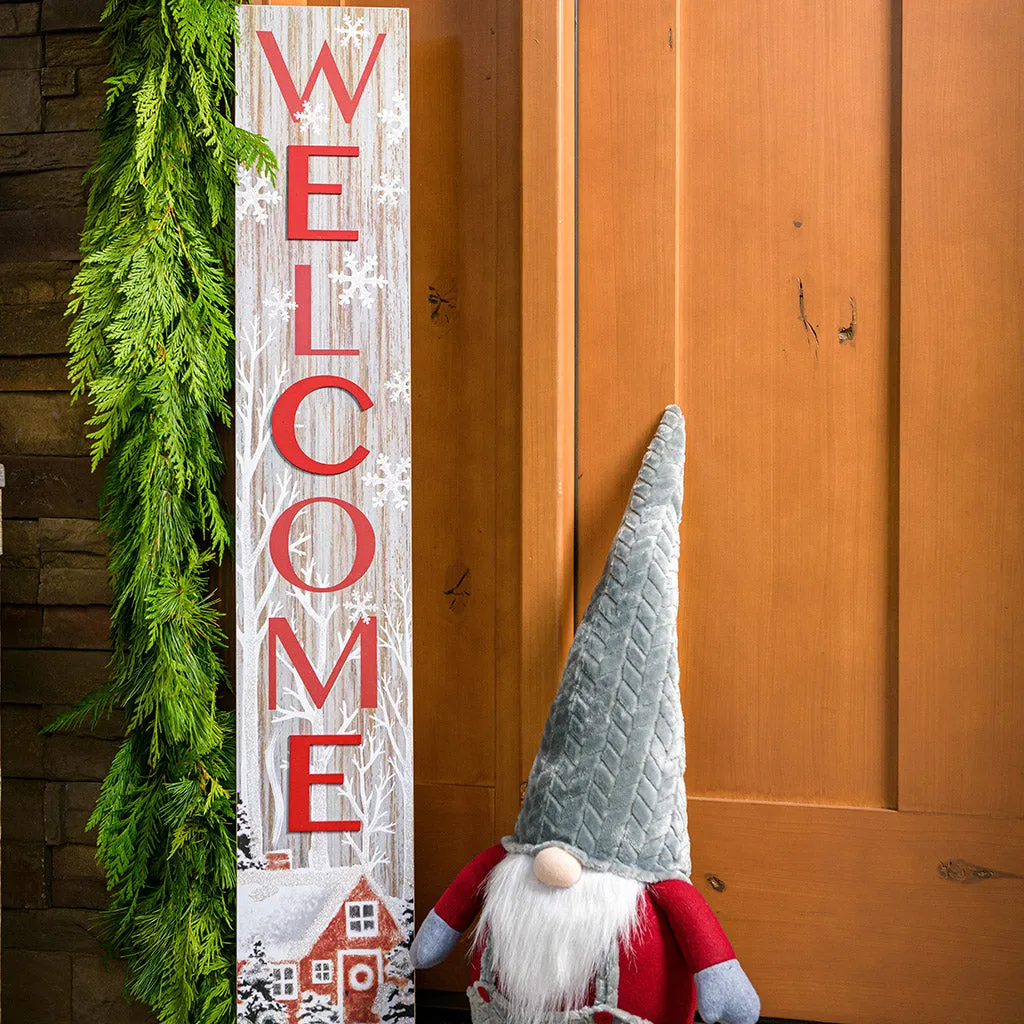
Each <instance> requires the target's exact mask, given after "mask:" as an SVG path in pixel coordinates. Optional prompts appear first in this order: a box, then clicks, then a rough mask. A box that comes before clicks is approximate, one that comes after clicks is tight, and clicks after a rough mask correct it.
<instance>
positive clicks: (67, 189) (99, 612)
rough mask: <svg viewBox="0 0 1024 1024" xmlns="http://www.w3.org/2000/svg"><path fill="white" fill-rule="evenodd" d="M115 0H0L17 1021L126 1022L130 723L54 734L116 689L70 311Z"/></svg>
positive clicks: (11, 913)
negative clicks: (105, 949)
mask: <svg viewBox="0 0 1024 1024" xmlns="http://www.w3.org/2000/svg"><path fill="white" fill-rule="evenodd" d="M102 8H103V0H29V2H15V3H4V2H0V96H2V97H3V103H2V104H0V462H2V463H3V464H4V466H5V467H6V471H7V472H6V476H7V486H6V488H5V491H4V505H3V510H4V533H3V540H4V554H3V561H2V570H0V600H2V603H3V609H2V612H3V615H2V626H0V643H2V646H3V648H4V650H3V658H2V669H0V699H2V722H3V735H2V747H0V750H2V763H3V790H2V809H3V823H2V824H3V833H2V840H0V856H2V893H3V914H2V918H0V925H2V940H3V950H2V954H0V970H2V1004H3V1005H2V1014H3V1020H4V1021H5V1024H20V1022H22V1021H24V1022H28V1021H32V1022H37V1021H39V1022H42V1021H45V1022H47V1024H85V1022H88V1024H97V1022H100V1024H127V1022H136V1021H145V1020H147V1019H148V1017H147V1014H146V1013H145V1011H144V1010H143V1008H142V1007H140V1006H139V1005H137V1004H134V1005H132V1004H129V1003H128V1002H127V1001H126V1000H125V999H124V997H123V995H122V994H121V992H122V985H123V971H122V970H121V969H120V965H117V964H114V965H111V966H109V967H107V966H105V964H104V961H103V959H102V958H101V955H100V946H99V943H98V941H97V938H96V934H95V930H96V923H95V922H96V914H95V912H96V910H97V908H100V907H102V906H103V904H104V900H105V891H104V883H103V876H102V873H101V871H100V870H99V868H98V867H97V865H96V861H95V856H94V854H95V848H94V845H93V843H94V837H93V834H91V833H87V832H86V831H85V825H86V821H87V820H88V817H89V814H90V811H91V809H92V806H93V803H94V802H95V799H96V795H97V793H98V791H99V782H100V780H101V779H102V778H103V776H104V775H105V774H106V770H107V767H108V765H109V764H110V759H111V757H112V756H113V754H114V751H115V750H116V747H117V736H118V728H117V723H114V724H113V725H107V726H105V727H103V728H101V729H99V730H98V731H96V732H88V731H83V732H81V733H77V734H71V735H58V736H45V737H44V736H40V735H39V731H38V730H39V727H40V725H41V724H43V723H44V722H46V721H47V720H49V718H50V717H51V716H52V715H53V714H54V713H55V712H57V711H58V710H60V709H61V708H64V707H67V706H68V705H69V704H71V703H72V702H73V701H75V700H77V699H78V698H79V697H81V696H82V695H84V694H85V693H87V692H88V691H89V690H90V689H92V688H93V687H95V686H96V685H97V684H98V683H99V682H100V681H101V680H102V679H103V676H104V670H105V663H106V658H107V655H106V651H107V649H108V646H109V644H108V610H107V605H108V604H109V601H110V589H109V586H108V583H107V573H106V568H105V556H106V544H105V541H104V539H103V536H102V534H101V532H100V530H99V524H98V523H97V521H96V515H97V500H98V496H99V479H98V477H97V476H93V475H92V474H91V473H90V471H89V459H88V456H87V444H86V440H85V432H84V429H83V422H84V419H85V416H86V414H87V410H86V408H85V406H84V403H80V404H78V405H76V406H74V407H72V406H71V404H70V400H69V398H70V396H69V394H68V383H67V377H66V373H65V342H66V338H67V324H66V321H65V320H64V317H63V313H64V306H65V303H66V300H67V292H68V287H69V285H70V282H71V279H72V277H73V276H74V273H75V270H76V266H77V264H76V261H77V260H78V258H79V256H78V237H79V232H80V231H81V228H82V222H83V217H84V213H85V193H84V190H83V187H82V172H83V171H84V169H85V168H86V167H87V166H88V165H89V164H90V163H91V161H92V159H93V156H94V154H95V151H96V133H95V125H96V117H97V115H98V114H99V112H100V109H101V106H102V102H103V79H104V76H105V74H106V67H105V61H106V55H105V53H104V51H103V49H102V47H101V46H100V45H98V44H97V39H98V36H99V33H98V27H99V15H100V11H101V10H102Z"/></svg>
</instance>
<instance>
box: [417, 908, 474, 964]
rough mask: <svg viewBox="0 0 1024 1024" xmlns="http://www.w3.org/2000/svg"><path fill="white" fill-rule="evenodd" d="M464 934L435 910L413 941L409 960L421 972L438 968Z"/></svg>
mask: <svg viewBox="0 0 1024 1024" xmlns="http://www.w3.org/2000/svg"><path fill="white" fill-rule="evenodd" d="M461 934H462V932H457V931H456V930H455V929H454V928H453V927H452V926H451V925H450V924H448V923H446V922H445V921H444V920H442V919H441V918H440V917H438V915H437V914H435V913H434V911H433V910H431V911H430V913H429V914H427V917H426V920H424V922H423V924H421V925H420V930H419V931H418V932H417V933H416V937H415V938H414V939H413V940H412V946H411V948H410V949H409V958H410V960H412V966H413V969H414V970H417V971H420V970H424V969H425V968H427V967H436V966H437V965H438V964H439V963H441V961H442V960H445V959H447V957H448V954H449V953H451V951H452V950H453V949H454V948H455V944H456V943H457V942H458V941H459V936H460V935H461Z"/></svg>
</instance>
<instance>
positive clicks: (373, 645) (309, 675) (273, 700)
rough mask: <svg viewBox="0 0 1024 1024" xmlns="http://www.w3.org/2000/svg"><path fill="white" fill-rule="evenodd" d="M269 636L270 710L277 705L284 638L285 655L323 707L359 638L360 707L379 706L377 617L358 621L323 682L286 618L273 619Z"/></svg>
mask: <svg viewBox="0 0 1024 1024" xmlns="http://www.w3.org/2000/svg"><path fill="white" fill-rule="evenodd" d="M267 625H268V626H269V627H270V628H269V631H268V635H267V657H268V658H269V659H270V710H271V711H273V710H274V709H275V708H276V707H277V642H278V640H280V641H281V646H282V647H284V652H285V654H287V655H288V658H289V660H290V661H291V663H292V667H293V668H294V669H295V671H296V672H297V673H298V676H299V678H300V679H301V680H302V685H303V686H305V688H306V692H307V693H308V694H309V695H310V697H312V698H313V703H314V704H315V705H316V706H317V707H318V708H322V707H323V706H324V702H325V701H326V700H327V697H328V695H329V694H330V692H331V689H332V687H333V686H334V684H335V682H336V681H337V679H338V676H339V675H341V670H342V669H343V668H344V667H345V662H346V661H348V656H349V655H350V654H351V653H352V649H353V648H354V647H355V645H356V641H357V640H358V641H359V706H360V707H364V708H375V707H376V706H377V617H376V616H370V618H369V619H359V620H357V622H356V624H355V627H354V628H353V629H352V635H351V636H350V637H349V638H348V642H347V643H346V644H345V648H344V650H343V651H342V652H341V657H340V658H338V660H337V661H336V662H335V663H334V668H332V669H331V674H330V675H329V676H328V677H327V682H326V683H321V682H320V677H319V676H318V675H317V674H316V669H315V668H313V666H312V665H311V664H310V661H309V658H308V657H307V656H306V652H305V651H304V650H303V649H302V644H300V643H299V638H298V637H297V636H296V635H295V632H294V630H293V629H292V627H291V626H290V625H289V624H288V620H287V619H284V618H273V617H272V618H271V619H269V620H268V623H267Z"/></svg>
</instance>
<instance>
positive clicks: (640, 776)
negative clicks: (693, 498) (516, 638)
mask: <svg viewBox="0 0 1024 1024" xmlns="http://www.w3.org/2000/svg"><path fill="white" fill-rule="evenodd" d="M685 454H686V426H685V423H684V421H683V415H682V413H681V412H680V411H679V409H678V408H677V407H676V406H674V405H673V406H669V407H668V408H667V409H666V410H665V413H664V415H663V416H662V419H661V423H660V425H659V426H658V431H657V433H656V434H655V436H654V439H653V440H652V441H651V444H650V447H649V448H648V449H647V454H646V455H645V456H644V461H643V465H642V466H641V467H640V473H639V475H638V476H637V478H636V482H635V483H634V484H633V490H632V493H631V494H630V496H629V505H628V507H627V508H626V512H625V515H624V516H623V517H622V522H621V523H620V524H619V529H618V532H617V533H616V535H615V540H614V542H613V544H612V548H611V551H610V553H609V555H608V560H607V562H606V563H605V567H604V572H603V573H602V575H601V579H600V581H599V582H598V584H597V587H596V589H595V590H594V593H593V596H592V597H591V599H590V603H589V604H588V605H587V610H586V612H585V613H584V615H583V619H582V621H581V622H580V624H579V627H578V629H577V630H576V636H575V637H574V639H573V642H572V646H571V647H570V649H569V657H568V659H567V660H566V664H565V669H564V671H563V673H562V680H561V684H560V685H559V688H558V693H557V694H556V695H555V700H554V703H553V704H552V705H551V711H550V713H549V715H548V720H547V724H546V725H545V727H544V735H543V738H542V739H541V745H540V751H539V753H538V754H537V758H536V760H535V761H534V764H533V769H532V771H531V772H530V780H529V783H528V784H527V788H526V795H525V798H524V801H523V806H522V810H521V811H520V814H519V819H518V821H517V822H516V828H515V832H514V834H513V835H512V836H510V837H507V838H506V839H505V840H504V845H505V847H506V849H508V850H509V851H511V852H529V853H536V852H538V851H539V850H541V849H543V848H544V847H547V846H560V847H562V848H563V849H565V850H568V851H569V852H570V853H572V854H573V855H574V856H576V857H577V858H578V859H579V860H580V861H581V862H582V863H583V864H584V865H585V866H586V867H589V868H593V869H597V870H603V871H609V872H612V873H613V874H618V875H623V876H626V877H628V878H636V879H639V880H640V881H644V882H655V881H661V880H664V879H668V878H689V875H690V839H689V834H688V832H687V827H686V790H685V787H684V784H683V770H684V768H685V761H686V755H685V746H684V739H683V712H682V708H681V706H680V701H679V658H678V652H677V641H676V612H677V609H678V607H679V579H678V571H679V570H678V564H679V522H680V519H681V517H682V508H683V461H684V458H685Z"/></svg>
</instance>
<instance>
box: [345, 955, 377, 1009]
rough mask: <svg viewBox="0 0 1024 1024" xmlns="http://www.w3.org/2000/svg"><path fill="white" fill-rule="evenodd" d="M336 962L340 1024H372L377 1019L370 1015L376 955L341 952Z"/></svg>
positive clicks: (373, 995) (375, 994) (375, 975)
mask: <svg viewBox="0 0 1024 1024" xmlns="http://www.w3.org/2000/svg"><path fill="white" fill-rule="evenodd" d="M338 961H339V962H338V970H339V972H340V974H341V978H340V979H339V981H340V988H341V1000H340V1001H341V1011H342V1017H343V1020H344V1024H366V1022H368V1021H372V1020H374V1019H375V1018H376V1017H377V1015H376V1014H375V1013H374V1012H373V1002H374V1000H375V999H376V998H377V989H378V988H379V987H380V977H379V970H380V953H379V951H376V950H370V951H368V952H366V951H363V950H357V951H348V950H342V951H341V952H340V953H339V954H338ZM378 1019H379V1018H378Z"/></svg>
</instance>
